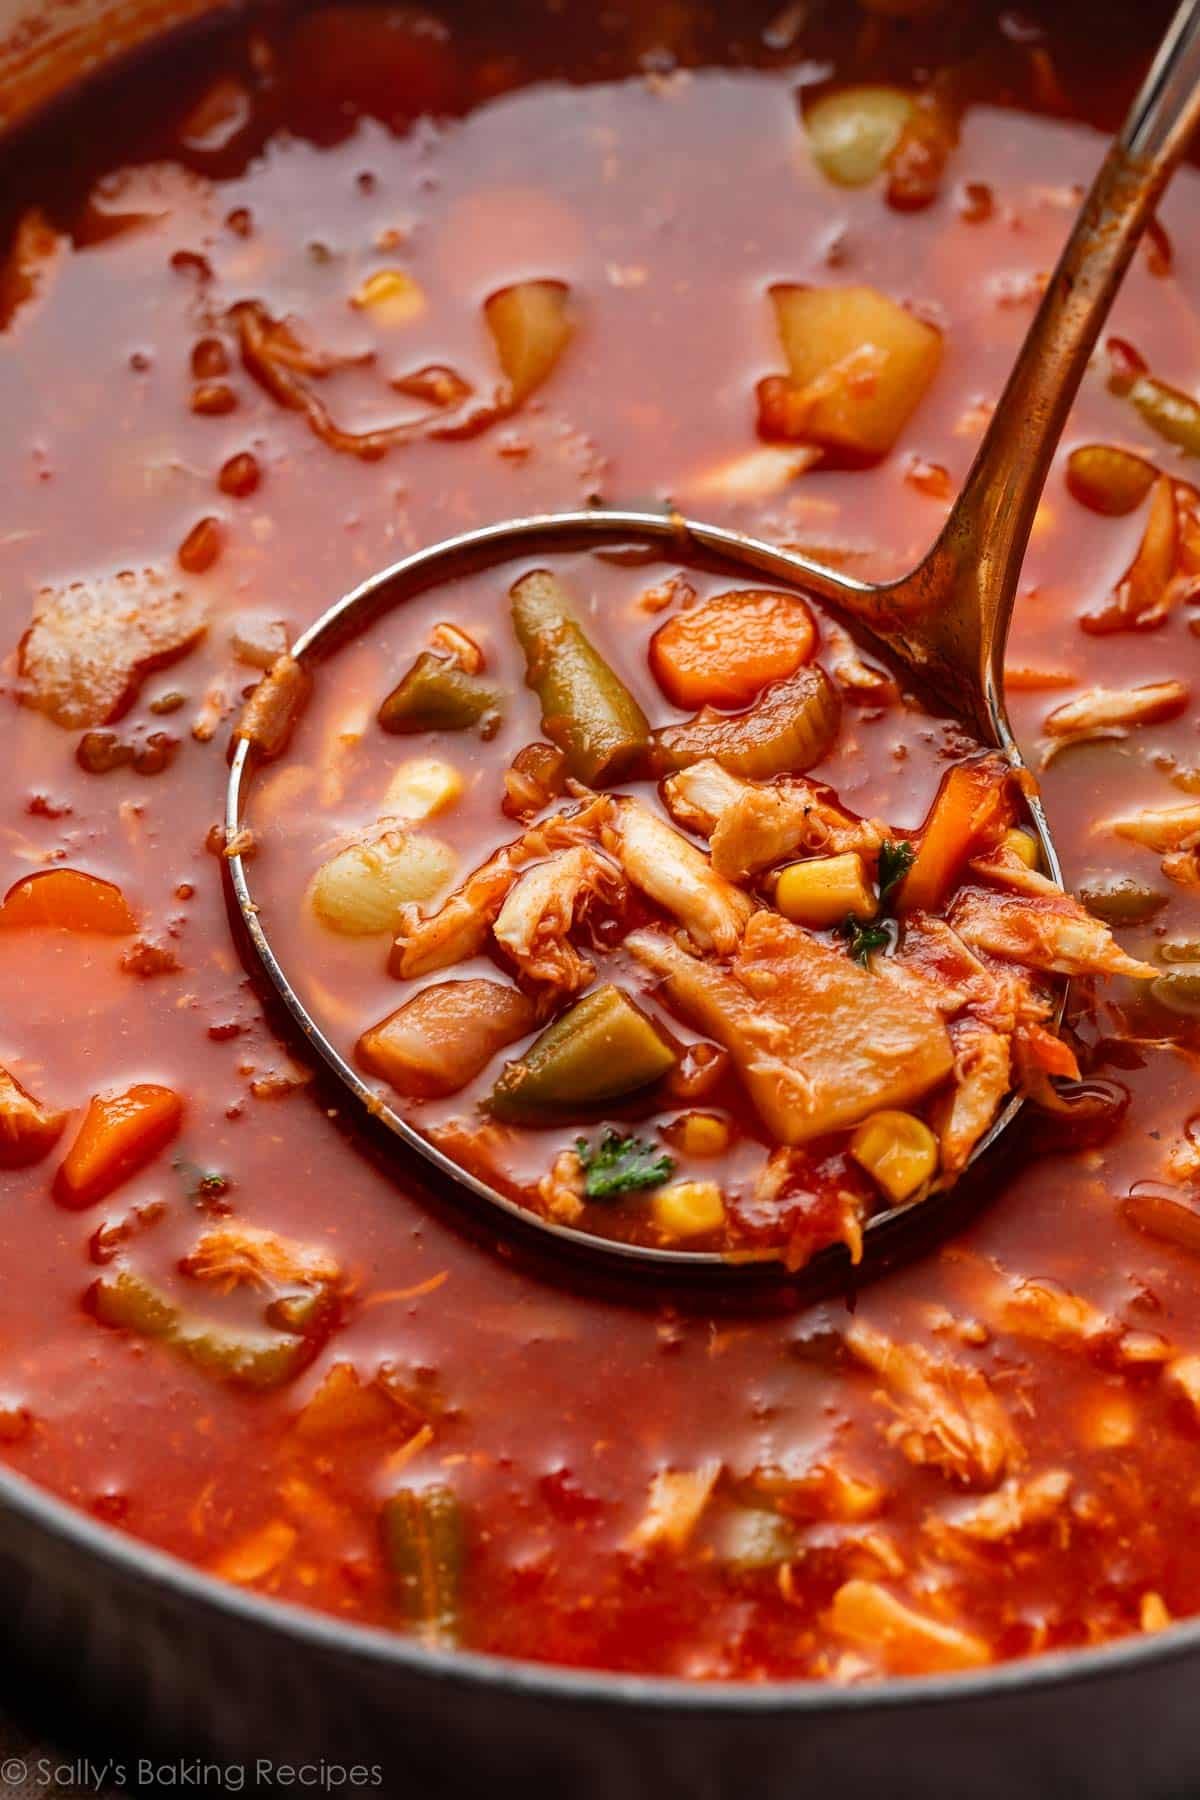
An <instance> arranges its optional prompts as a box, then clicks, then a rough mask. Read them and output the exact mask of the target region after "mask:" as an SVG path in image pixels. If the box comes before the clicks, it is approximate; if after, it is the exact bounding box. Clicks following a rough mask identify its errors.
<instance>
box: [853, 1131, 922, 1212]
mask: <svg viewBox="0 0 1200 1800" xmlns="http://www.w3.org/2000/svg"><path fill="white" fill-rule="evenodd" d="M850 1154H851V1156H852V1157H853V1158H854V1160H855V1162H856V1163H858V1164H859V1165H860V1166H861V1167H862V1168H864V1169H865V1170H866V1171H867V1174H868V1175H870V1176H871V1177H872V1178H873V1179H874V1180H875V1181H877V1182H878V1183H879V1185H880V1187H881V1188H882V1189H883V1191H884V1193H885V1194H886V1195H887V1196H888V1198H889V1199H890V1200H891V1201H892V1203H893V1204H894V1205H899V1203H900V1201H901V1200H908V1199H910V1198H911V1197H912V1195H913V1194H915V1193H916V1192H917V1191H918V1189H920V1188H923V1187H924V1186H925V1183H926V1182H927V1181H929V1180H931V1179H932V1177H933V1174H934V1171H935V1170H936V1168H937V1166H938V1147H937V1139H936V1138H935V1137H934V1135H933V1133H932V1131H930V1129H929V1127H928V1125H926V1124H925V1123H924V1122H923V1121H922V1120H921V1119H916V1118H914V1117H913V1115H912V1113H906V1112H877V1113H872V1114H871V1116H870V1118H869V1119H864V1120H863V1122H862V1124H861V1125H860V1126H859V1127H858V1130H857V1131H856V1132H855V1133H854V1136H853V1137H852V1138H851V1140H850Z"/></svg>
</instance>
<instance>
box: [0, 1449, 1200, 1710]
mask: <svg viewBox="0 0 1200 1800" xmlns="http://www.w3.org/2000/svg"><path fill="white" fill-rule="evenodd" d="M0 1508H4V1509H6V1510H9V1511H11V1512H14V1513H16V1514H18V1515H21V1516H24V1517H25V1518H27V1519H29V1520H30V1521H32V1523H33V1524H34V1525H35V1526H37V1527H40V1528H41V1529H42V1530H44V1531H47V1532H49V1533H50V1534H51V1535H52V1536H54V1537H56V1538H58V1539H59V1540H61V1541H64V1542H65V1543H66V1544H68V1545H69V1546H70V1547H71V1548H73V1549H75V1550H78V1551H80V1552H82V1553H83V1554H84V1555H86V1556H88V1557H91V1558H93V1559H94V1560H95V1561H97V1562H100V1563H102V1564H104V1565H106V1566H107V1567H108V1568H110V1569H111V1570H113V1571H114V1572H115V1573H116V1574H117V1575H118V1576H119V1577H121V1578H124V1579H127V1580H132V1581H133V1582H135V1583H137V1584H140V1585H142V1586H144V1587H147V1588H150V1589H158V1590H166V1591H167V1592H169V1593H171V1594H172V1595H173V1596H174V1597H176V1598H178V1599H179V1600H182V1601H186V1602H189V1603H190V1604H192V1605H198V1606H200V1607H203V1608H204V1609H205V1610H206V1611H207V1612H208V1613H209V1614H210V1615H212V1616H213V1617H214V1620H215V1621H218V1622H219V1620H220V1617H221V1616H222V1615H224V1616H225V1617H231V1618H234V1619H237V1620H239V1621H241V1622H244V1623H246V1624H248V1625H250V1626H252V1627H257V1628H259V1629H262V1630H265V1631H268V1632H278V1633H280V1634H283V1635H287V1636H290V1637H291V1638H293V1639H294V1640H296V1641H297V1642H299V1643H300V1644H302V1645H304V1646H305V1647H307V1648H309V1649H312V1650H316V1651H318V1652H322V1653H325V1654H330V1655H338V1656H342V1657H349V1658H351V1659H352V1660H356V1661H360V1662H367V1663H373V1664H381V1665H385V1666H386V1665H389V1664H390V1665H393V1666H395V1667H397V1668H403V1669H407V1670H409V1671H410V1672H411V1673H413V1674H414V1675H417V1676H422V1677H425V1678H427V1679H439V1680H448V1681H450V1682H451V1683H452V1684H453V1685H455V1686H458V1687H484V1688H493V1689H499V1690H501V1691H508V1692H513V1693H517V1694H520V1695H522V1696H523V1697H528V1698H531V1699H535V1700H539V1699H540V1700H549V1701H553V1700H559V1701H568V1702H575V1703H578V1704H582V1705H585V1706H593V1707H596V1706H600V1707H619V1708H621V1709H630V1708H632V1709H634V1710H636V1711H637V1712H639V1713H643V1714H649V1713H655V1712H662V1713H670V1712H687V1713H693V1714H694V1713H710V1714H713V1715H716V1716H720V1717H725V1718H728V1717H737V1716H739V1715H741V1716H744V1717H747V1718H751V1719H753V1718H761V1717H764V1716H767V1715H788V1714H791V1715H794V1716H795V1717H796V1718H797V1719H802V1718H804V1717H813V1716H817V1715H822V1714H825V1715H828V1714H839V1713H845V1714H849V1715H854V1714H857V1713H861V1712H869V1711H874V1710H877V1709H883V1710H886V1711H896V1710H900V1709H902V1708H905V1707H915V1706H921V1705H928V1704H935V1705H942V1706H945V1705H949V1704H953V1703H954V1702H955V1701H963V1702H970V1701H978V1700H986V1699H992V1698H994V1697H997V1696H1003V1695H1006V1694H1008V1695H1013V1694H1017V1695H1019V1694H1023V1693H1030V1692H1033V1691H1037V1690H1040V1689H1044V1688H1055V1687H1062V1686H1066V1685H1069V1684H1074V1683H1080V1682H1088V1683H1090V1682H1093V1681H1100V1680H1104V1679H1106V1678H1109V1677H1114V1676H1119V1675H1121V1674H1122V1673H1123V1672H1124V1671H1126V1670H1131V1669H1141V1668H1146V1667H1153V1666H1154V1665H1156V1664H1161V1663H1165V1662H1174V1661H1177V1660H1179V1659H1181V1658H1183V1657H1188V1656H1191V1655H1194V1654H1195V1653H1196V1652H1197V1651H1198V1650H1200V1618H1191V1619H1185V1620H1180V1621H1179V1622H1177V1623H1174V1624H1172V1625H1170V1626H1167V1627H1166V1628H1165V1629H1163V1630H1161V1631H1155V1632H1151V1633H1141V1634H1136V1635H1131V1636H1130V1637H1127V1638H1120V1639H1117V1640H1115V1641H1114V1642H1112V1643H1109V1644H1103V1645H1098V1646H1095V1647H1091V1648H1087V1649H1081V1650H1052V1651H1047V1652H1045V1653H1044V1654H1043V1655H1040V1656H1025V1657H1019V1658H1016V1659H1014V1660H1013V1661H1011V1662H1005V1663H998V1664H995V1665H992V1666H990V1667H988V1668H985V1669H979V1670H972V1671H970V1672H963V1673H958V1674H952V1675H914V1676H909V1677H906V1678H902V1679H901V1678H896V1677H889V1678H886V1679H884V1680H881V1681H876V1682H872V1683H869V1684H867V1683H864V1684H863V1685H862V1686H857V1687H842V1686H838V1685H836V1684H835V1683H833V1682H819V1681H808V1680H794V1681H688V1680H686V1679H684V1678H683V1677H682V1676H671V1675H630V1674H624V1673H622V1672H620V1671H615V1670H605V1669H589V1668H575V1667H563V1666H561V1665H557V1664H554V1663H538V1662H530V1661H528V1660H526V1659H523V1658H518V1657H505V1656H500V1655H496V1654H494V1653H492V1652H489V1651H480V1650H451V1651H445V1652H440V1651H436V1650H432V1649H430V1648H428V1647H427V1646H425V1645H423V1644H420V1643H417V1642H416V1641H415V1640H413V1639H410V1638H406V1637H404V1636H403V1635H402V1634H401V1633H399V1632H393V1631H388V1630H386V1629H385V1628H384V1627H382V1626H378V1625H361V1624H356V1623H353V1622H351V1621H348V1620H345V1619H338V1618H336V1617H334V1616H333V1615H332V1614H329V1613H324V1612H320V1611H318V1610H317V1609H316V1608H309V1607H305V1606H299V1605H297V1604H296V1603H295V1602H293V1601H290V1600H279V1599H275V1598H273V1597H267V1596H266V1595H263V1594H257V1593H253V1592H249V1591H247V1590H245V1589H243V1588H239V1587H236V1586H235V1585H234V1584H233V1583H232V1582H228V1581H223V1580H222V1579H220V1577H218V1576H216V1575H210V1574H208V1573H207V1572H206V1571H205V1570H203V1569H200V1568H197V1567H196V1566H195V1565H194V1564H191V1563H188V1562H185V1561H184V1559H183V1558H182V1557H179V1556H176V1555H175V1554H174V1553H173V1552H171V1551H168V1550H161V1549H159V1548H157V1547H156V1546H155V1545H153V1544H150V1543H147V1542H145V1541H143V1540H142V1539H140V1538H136V1537H134V1536H132V1535H131V1534H129V1533H127V1532H123V1531H119V1530H118V1529H117V1528H116V1527H115V1526H112V1525H108V1524H106V1523H105V1522H104V1521H103V1520H99V1519H94V1518H91V1517H89V1516H88V1515H87V1514H86V1513H84V1512H82V1511H81V1510H80V1509H79V1508H78V1507H76V1506H73V1505H71V1504H70V1503H69V1502H68V1501H65V1500H61V1499H59V1498H58V1496H57V1495H55V1494H54V1493H52V1492H51V1491H50V1490H49V1489H48V1488H45V1487H42V1486H41V1485H40V1484H39V1483H38V1482H35V1481H33V1480H32V1479H31V1478H30V1477H28V1476H26V1475H22V1474H21V1473H19V1471H17V1470H15V1469H12V1468H8V1467H5V1466H3V1465H0Z"/></svg>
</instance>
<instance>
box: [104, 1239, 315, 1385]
mask: <svg viewBox="0 0 1200 1800" xmlns="http://www.w3.org/2000/svg"><path fill="white" fill-rule="evenodd" d="M91 1301H92V1311H93V1312H94V1313H95V1316H96V1317H97V1318H98V1319H99V1320H100V1323H101V1324H102V1325H112V1326H116V1327H118V1328H119V1329H121V1330H124V1331H134V1332H137V1333H138V1335H139V1336H141V1337H149V1338H157V1339H158V1340H159V1342H160V1343H164V1344H168V1345H170V1347H171V1348H172V1349H173V1350H177V1351H178V1352H179V1354H180V1355H181V1356H183V1357H185V1358H186V1359H187V1361H188V1362H190V1363H192V1364H193V1365H194V1366H195V1367H196V1368H198V1369H203V1370H204V1371H205V1372H206V1373H208V1374H210V1375H218V1376H220V1377H221V1378H222V1379H223V1380H225V1381H231V1382H233V1383H235V1384H236V1385H237V1386H238V1387H248V1388H256V1389H258V1390H259V1391H260V1392H261V1391H264V1390H266V1389H268V1388H277V1387H282V1386H283V1384H284V1382H285V1381H290V1380H291V1378H292V1376H293V1375H296V1374H298V1373H299V1372H300V1370H301V1369H302V1368H303V1367H304V1364H305V1363H306V1362H307V1361H309V1359H310V1358H311V1356H312V1347H311V1345H310V1344H309V1343H308V1342H307V1341H306V1340H305V1339H304V1338H301V1337H284V1336H281V1335H279V1334H277V1333H273V1332H272V1333H266V1332H262V1333H258V1332H254V1333H239V1332H233V1331H229V1330H227V1329H226V1328H225V1327H224V1326H220V1325H213V1324H210V1323H209V1322H208V1321H207V1320H204V1319H197V1318H195V1317H194V1316H193V1315H192V1314H191V1313H188V1312H185V1310H184V1309H183V1308H182V1307H181V1306H177V1305H176V1304H175V1302H174V1301H173V1300H169V1299H168V1298H167V1296H166V1295H165V1294H163V1293H160V1292H159V1290H158V1289H157V1288H156V1287H154V1286H153V1285H152V1284H151V1283H150V1282H148V1281H147V1280H146V1279H145V1278H144V1276H141V1275H137V1274H135V1273H134V1272H133V1270H132V1269H118V1270H117V1271H116V1272H115V1273H114V1274H112V1275H105V1276H102V1277H101V1279H100V1280H99V1281H98V1282H96V1284H95V1286H94V1287H93V1289H92V1295H91Z"/></svg>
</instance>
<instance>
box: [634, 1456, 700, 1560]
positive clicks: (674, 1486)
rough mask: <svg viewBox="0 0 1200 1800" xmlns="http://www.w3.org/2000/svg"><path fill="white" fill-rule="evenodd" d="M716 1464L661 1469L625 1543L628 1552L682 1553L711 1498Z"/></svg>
mask: <svg viewBox="0 0 1200 1800" xmlns="http://www.w3.org/2000/svg"><path fill="white" fill-rule="evenodd" d="M720 1473H721V1465H720V1463H719V1462H706V1463H701V1465H700V1467H699V1468H697V1469H660V1470H659V1472H658V1474H657V1475H656V1476H655V1477H654V1478H653V1480H652V1481H651V1483H650V1493H649V1496H648V1498H647V1502H646V1510H645V1512H644V1513H643V1515H642V1517H641V1518H640V1519H639V1521H638V1523H637V1524H636V1525H635V1526H634V1528H633V1530H632V1531H631V1532H630V1534H629V1536H628V1537H627V1538H626V1540H625V1547H626V1549H629V1550H658V1549H665V1550H685V1549H686V1548H687V1545H688V1542H689V1540H690V1539H691V1537H692V1535H693V1533H694V1532H695V1530H696V1527H697V1525H699V1523H700V1519H701V1517H702V1515H703V1513H704V1509H705V1508H706V1507H707V1505H708V1503H709V1500H710V1499H711V1498H712V1492H713V1489H714V1487H715V1486H716V1484H717V1477H718V1476H719V1475H720Z"/></svg>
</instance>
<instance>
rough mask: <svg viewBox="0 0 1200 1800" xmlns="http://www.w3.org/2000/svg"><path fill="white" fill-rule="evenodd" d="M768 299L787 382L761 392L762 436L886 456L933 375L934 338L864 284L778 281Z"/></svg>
mask: <svg viewBox="0 0 1200 1800" xmlns="http://www.w3.org/2000/svg"><path fill="white" fill-rule="evenodd" d="M771 300H772V303H773V304H774V307H775V319H776V323H777V325H778V327H779V338H780V342H781V344H782V346H783V353H784V355H785V357H786V358H787V363H788V374H789V380H788V382H787V383H785V384H784V390H785V391H782V392H781V391H780V390H779V387H778V384H776V383H764V384H762V386H761V387H760V390H759V402H760V427H761V428H762V429H763V431H764V433H765V435H767V436H768V437H785V438H794V439H796V440H798V441H799V442H801V443H809V444H820V445H822V446H823V447H824V448H825V449H827V450H830V451H833V452H835V453H838V454H840V455H842V456H844V457H846V458H849V459H850V460H872V459H874V458H875V457H878V456H884V455H886V453H887V452H888V451H889V450H890V449H891V448H892V445H893V444H894V443H895V442H896V439H897V438H898V437H899V436H900V433H901V432H902V431H903V429H904V427H905V425H906V424H907V423H908V420H909V418H910V417H911V415H912V413H913V412H914V411H915V409H916V407H917V406H918V404H919V403H920V401H921V399H922V398H923V396H924V394H925V391H926V389H927V388H928V386H929V384H930V382H931V381H932V380H933V378H934V376H935V375H936V374H937V371H938V366H939V364H940V363H941V360H942V337H941V333H940V332H939V331H937V330H936V329H935V328H934V326H932V325H927V324H925V323H924V321H923V320H921V319H917V318H914V316H913V314H912V313H910V312H906V311H905V309H904V307H902V306H899V305H897V303H896V302H895V301H894V300H890V299H889V298H888V297H887V295H886V294H880V293H877V292H876V290H875V289H874V288H869V287H848V288H809V287H794V286H791V285H790V284H784V285H781V286H777V287H773V288H772V289H771Z"/></svg>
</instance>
